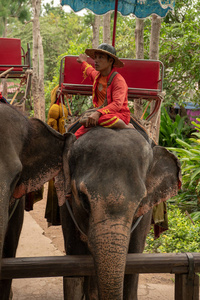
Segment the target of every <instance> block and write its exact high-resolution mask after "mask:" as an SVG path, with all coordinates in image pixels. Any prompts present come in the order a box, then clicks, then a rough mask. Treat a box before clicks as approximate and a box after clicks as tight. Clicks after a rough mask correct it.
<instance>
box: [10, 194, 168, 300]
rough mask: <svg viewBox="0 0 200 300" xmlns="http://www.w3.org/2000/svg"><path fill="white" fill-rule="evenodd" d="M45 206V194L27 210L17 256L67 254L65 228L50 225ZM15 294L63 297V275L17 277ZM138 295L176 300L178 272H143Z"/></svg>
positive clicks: (42, 299)
mask: <svg viewBox="0 0 200 300" xmlns="http://www.w3.org/2000/svg"><path fill="white" fill-rule="evenodd" d="M45 207H46V199H45V197H44V200H42V201H39V202H37V203H36V204H34V210H33V211H31V212H29V213H27V212H26V214H25V221H24V227H23V228H24V229H23V232H22V237H21V238H20V243H19V244H20V245H19V252H18V255H17V256H21V257H23V256H47V255H50V256H52V255H58V256H59V255H61V256H62V255H64V254H65V252H64V243H63V237H62V230H61V227H60V226H51V227H48V224H47V222H46V219H45V218H44V214H45ZM31 226H32V227H31ZM32 234H33V236H32ZM34 234H35V235H34ZM27 253H28V255H27ZM32 285H33V286H32ZM13 294H14V297H13V300H35V299H36V300H47V299H48V300H55V299H57V300H63V293H62V278H60V277H59V278H36V279H15V280H14V281H13ZM138 295H139V298H138V299H139V300H160V299H162V300H172V299H174V275H171V274H142V275H140V280H139V291H138Z"/></svg>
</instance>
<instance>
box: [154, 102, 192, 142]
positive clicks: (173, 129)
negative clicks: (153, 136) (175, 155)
mask: <svg viewBox="0 0 200 300" xmlns="http://www.w3.org/2000/svg"><path fill="white" fill-rule="evenodd" d="M186 121H187V117H181V116H180V115H179V114H177V115H176V117H175V120H172V119H171V118H170V116H169V114H168V112H167V110H166V109H165V108H164V107H162V109H161V122H160V136H159V144H160V145H161V146H164V147H172V146H173V147H180V146H179V144H178V143H177V141H176V140H177V139H181V140H187V139H188V135H189V134H190V132H191V130H192V128H191V126H190V124H188V123H187V122H186Z"/></svg>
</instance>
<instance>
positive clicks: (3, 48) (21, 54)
mask: <svg viewBox="0 0 200 300" xmlns="http://www.w3.org/2000/svg"><path fill="white" fill-rule="evenodd" d="M30 65H31V63H30V47H29V45H27V52H25V51H24V49H23V48H22V47H21V40H20V39H12V38H0V75H1V74H2V73H4V72H5V71H7V70H8V69H10V68H13V69H12V70H11V71H9V72H8V73H6V75H5V76H8V77H9V78H19V77H20V76H21V75H22V74H24V73H25V71H26V70H27V69H29V68H30V67H31V66H30ZM5 76H2V77H5Z"/></svg>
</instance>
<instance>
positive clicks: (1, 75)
mask: <svg viewBox="0 0 200 300" xmlns="http://www.w3.org/2000/svg"><path fill="white" fill-rule="evenodd" d="M13 69H14V67H12V68H10V69H8V70H6V71H4V72H3V73H1V74H0V78H1V77H3V76H4V75H6V74H7V73H9V72H11V71H12V70H13Z"/></svg>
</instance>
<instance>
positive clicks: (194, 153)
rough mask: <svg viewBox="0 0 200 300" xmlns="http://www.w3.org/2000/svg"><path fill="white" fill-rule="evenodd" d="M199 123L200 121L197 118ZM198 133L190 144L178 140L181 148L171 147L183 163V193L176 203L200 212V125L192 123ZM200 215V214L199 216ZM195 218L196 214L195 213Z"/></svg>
mask: <svg viewBox="0 0 200 300" xmlns="http://www.w3.org/2000/svg"><path fill="white" fill-rule="evenodd" d="M197 121H200V119H198V118H197ZM192 123H193V125H195V127H196V129H197V130H198V131H197V132H195V133H193V135H192V137H191V138H190V139H189V141H188V142H185V141H182V140H181V139H176V142H177V143H178V144H179V148H174V147H169V148H168V149H169V150H171V151H173V152H175V153H176V154H177V156H178V158H179V160H180V162H181V170H182V191H181V192H180V193H179V195H178V196H176V197H175V198H174V201H175V202H176V203H178V204H180V205H181V206H183V205H186V206H190V207H191V206H192V210H196V211H198V210H199V192H200V139H199V136H200V133H199V130H200V125H199V124H197V123H195V122H192ZM198 215H199V214H198ZM193 217H195V218H197V215H196V216H195V212H193Z"/></svg>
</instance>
